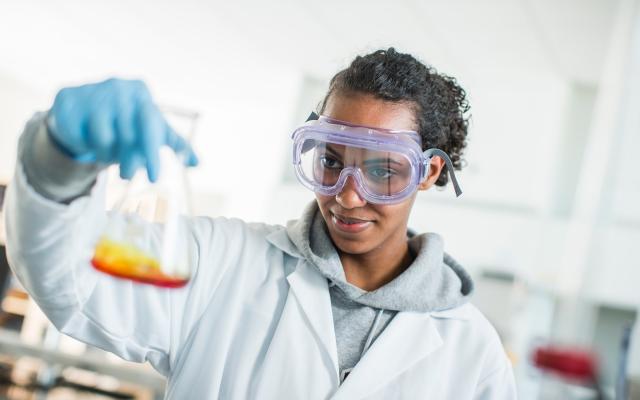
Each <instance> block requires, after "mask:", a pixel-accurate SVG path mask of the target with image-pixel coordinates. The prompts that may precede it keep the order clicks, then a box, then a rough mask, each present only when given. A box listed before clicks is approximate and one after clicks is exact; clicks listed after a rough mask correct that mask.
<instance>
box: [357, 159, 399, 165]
mask: <svg viewBox="0 0 640 400" xmlns="http://www.w3.org/2000/svg"><path fill="white" fill-rule="evenodd" d="M363 164H364V165H370V164H396V165H400V166H402V165H404V164H402V163H401V162H398V161H396V160H394V159H393V158H374V159H371V160H365V161H364V162H363Z"/></svg>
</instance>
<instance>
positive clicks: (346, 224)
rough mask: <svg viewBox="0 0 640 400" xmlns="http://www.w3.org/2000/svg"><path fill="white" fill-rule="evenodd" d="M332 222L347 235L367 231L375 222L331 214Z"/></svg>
mask: <svg viewBox="0 0 640 400" xmlns="http://www.w3.org/2000/svg"><path fill="white" fill-rule="evenodd" d="M331 222H333V225H334V226H335V227H336V228H337V229H338V230H340V231H343V232H346V233H359V232H362V231H364V230H365V229H367V228H368V227H369V226H371V224H373V221H370V220H364V219H360V218H352V217H346V216H344V215H340V214H335V213H333V212H331Z"/></svg>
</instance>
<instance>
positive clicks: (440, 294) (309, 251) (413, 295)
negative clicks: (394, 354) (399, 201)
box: [286, 201, 473, 312]
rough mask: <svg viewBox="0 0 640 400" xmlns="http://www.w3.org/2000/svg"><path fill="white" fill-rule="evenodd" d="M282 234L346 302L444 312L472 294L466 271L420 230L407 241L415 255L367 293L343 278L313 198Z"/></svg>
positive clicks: (439, 242) (430, 235) (431, 235)
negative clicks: (400, 268) (399, 270)
mask: <svg viewBox="0 0 640 400" xmlns="http://www.w3.org/2000/svg"><path fill="white" fill-rule="evenodd" d="M286 231H287V235H288V236H289V239H290V240H291V242H292V243H293V244H294V245H295V246H296V248H297V249H298V251H299V252H300V253H301V254H302V255H303V256H304V257H305V258H306V259H307V261H309V262H310V263H311V264H313V265H315V266H316V267H317V268H318V270H319V271H320V272H321V273H322V275H324V276H325V277H326V278H327V279H329V280H330V281H331V282H332V284H335V285H336V286H337V287H338V288H339V289H341V291H342V292H343V293H344V294H345V296H346V297H347V298H349V299H350V300H352V301H354V302H356V303H359V304H362V305H366V306H369V307H374V308H381V309H386V310H396V311H418V312H432V311H444V310H447V309H450V308H455V307H457V306H460V305H462V304H464V303H466V302H467V301H468V300H469V297H470V295H471V293H472V292H473V282H472V280H471V277H470V276H469V274H468V273H467V272H466V271H465V270H464V268H462V266H461V265H460V264H458V263H457V262H456V261H455V260H454V259H453V258H452V257H451V256H449V255H448V254H446V253H445V252H444V242H443V240H442V237H441V236H440V235H438V234H436V233H425V234H421V235H416V236H413V237H411V238H410V239H409V248H410V249H411V252H412V253H413V254H415V255H416V258H415V260H414V261H413V263H412V264H411V265H410V266H409V267H408V268H407V269H406V270H405V271H404V272H402V274H400V275H399V276H397V277H396V278H395V279H394V280H393V281H391V282H389V283H387V284H386V285H384V286H382V287H380V288H378V289H376V290H374V291H371V292H367V291H365V290H363V289H360V288H358V287H356V286H354V285H352V284H350V283H349V282H347V280H346V278H345V274H344V270H343V268H342V263H341V261H340V257H339V255H338V252H337V251H336V249H335V247H334V245H333V242H332V241H331V239H330V237H329V233H328V231H327V226H326V224H325V221H324V218H323V217H322V214H321V213H320V209H319V208H318V205H317V203H316V202H315V201H313V202H312V203H311V204H310V205H309V206H307V208H306V209H305V211H304V213H303V215H302V217H301V218H300V219H298V220H295V221H290V222H289V223H288V224H287V228H286Z"/></svg>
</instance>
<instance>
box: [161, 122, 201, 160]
mask: <svg viewBox="0 0 640 400" xmlns="http://www.w3.org/2000/svg"><path fill="white" fill-rule="evenodd" d="M166 132H167V139H166V143H167V145H168V146H169V147H170V148H171V149H173V151H174V152H175V153H176V154H177V155H178V156H179V158H180V159H181V160H182V162H183V163H184V165H186V166H188V167H194V166H196V165H198V157H197V156H196V154H195V152H194V151H193V148H192V147H191V145H190V144H189V143H187V141H186V140H185V139H184V138H183V137H182V136H180V135H178V134H177V133H176V132H175V131H174V130H173V129H172V128H171V127H170V126H169V125H167V131H166Z"/></svg>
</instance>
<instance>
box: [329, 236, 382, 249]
mask: <svg viewBox="0 0 640 400" xmlns="http://www.w3.org/2000/svg"><path fill="white" fill-rule="evenodd" d="M329 236H330V237H331V241H332V242H333V244H334V245H335V247H336V250H339V251H341V252H343V253H347V254H366V253H368V252H370V251H371V250H373V249H374V248H375V247H376V246H374V245H373V244H372V243H371V242H370V241H369V240H366V238H364V237H363V238H358V237H352V238H345V237H342V236H341V235H338V234H336V233H334V232H331V231H330V232H329Z"/></svg>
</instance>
